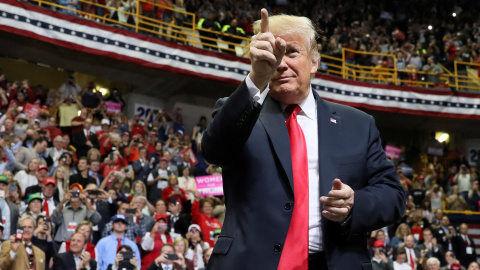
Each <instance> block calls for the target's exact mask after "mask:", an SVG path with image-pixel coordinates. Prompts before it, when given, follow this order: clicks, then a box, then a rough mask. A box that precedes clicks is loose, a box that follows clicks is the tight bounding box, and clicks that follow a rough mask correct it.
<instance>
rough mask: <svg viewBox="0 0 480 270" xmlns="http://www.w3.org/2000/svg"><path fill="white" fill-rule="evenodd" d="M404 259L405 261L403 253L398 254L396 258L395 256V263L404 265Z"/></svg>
mask: <svg viewBox="0 0 480 270" xmlns="http://www.w3.org/2000/svg"><path fill="white" fill-rule="evenodd" d="M406 259H407V255H406V254H405V253H403V254H398V256H397V262H398V263H404V262H405V260H406Z"/></svg>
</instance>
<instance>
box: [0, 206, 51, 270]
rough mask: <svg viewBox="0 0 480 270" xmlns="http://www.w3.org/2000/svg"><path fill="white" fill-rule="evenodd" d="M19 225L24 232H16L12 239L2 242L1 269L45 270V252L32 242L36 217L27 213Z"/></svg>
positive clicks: (0, 253)
mask: <svg viewBox="0 0 480 270" xmlns="http://www.w3.org/2000/svg"><path fill="white" fill-rule="evenodd" d="M19 225H20V227H22V228H23V233H20V232H15V233H14V234H13V235H11V236H10V237H9V239H10V240H8V241H5V242H3V243H2V251H1V252H0V269H4V270H10V269H15V270H17V269H18V270H20V269H22V270H27V269H34V270H45V265H46V263H47V262H46V260H45V253H44V252H43V251H42V250H41V249H39V248H38V247H36V246H34V245H32V242H31V240H32V236H33V231H34V230H35V227H36V222H35V219H34V218H33V217H31V216H28V215H26V216H24V217H23V218H21V219H20V221H19Z"/></svg>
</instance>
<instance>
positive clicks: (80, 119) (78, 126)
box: [71, 105, 91, 140]
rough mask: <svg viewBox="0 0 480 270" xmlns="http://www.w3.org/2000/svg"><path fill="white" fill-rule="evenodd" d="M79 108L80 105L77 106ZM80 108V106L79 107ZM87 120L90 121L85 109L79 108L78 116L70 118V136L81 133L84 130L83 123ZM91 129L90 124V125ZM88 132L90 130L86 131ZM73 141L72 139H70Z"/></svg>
mask: <svg viewBox="0 0 480 270" xmlns="http://www.w3.org/2000/svg"><path fill="white" fill-rule="evenodd" d="M79 106H80V105H79ZM80 108H81V106H80ZM87 119H91V117H89V114H88V110H87V109H86V108H81V109H80V115H75V117H73V118H72V121H71V125H72V132H71V135H75V134H76V133H78V132H80V131H82V130H83V129H84V125H85V121H86V120H87ZM90 127H91V123H90ZM87 130H90V129H87ZM72 140H73V138H72Z"/></svg>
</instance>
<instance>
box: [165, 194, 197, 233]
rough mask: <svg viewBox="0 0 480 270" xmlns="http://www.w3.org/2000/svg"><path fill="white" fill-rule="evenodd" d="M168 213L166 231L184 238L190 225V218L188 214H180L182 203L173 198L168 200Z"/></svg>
mask: <svg viewBox="0 0 480 270" xmlns="http://www.w3.org/2000/svg"><path fill="white" fill-rule="evenodd" d="M168 211H170V215H169V216H168V231H169V232H171V233H172V232H173V233H177V234H180V235H182V236H183V237H186V235H187V232H188V227H189V226H190V225H191V224H192V216H191V215H190V214H189V213H184V212H181V211H182V203H181V202H180V201H178V200H177V198H174V197H172V198H170V202H169V203H168Z"/></svg>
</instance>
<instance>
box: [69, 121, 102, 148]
mask: <svg viewBox="0 0 480 270" xmlns="http://www.w3.org/2000/svg"><path fill="white" fill-rule="evenodd" d="M91 126H92V120H91V119H86V120H85V122H84V123H83V129H82V130H81V131H79V132H77V133H75V134H73V137H72V144H73V146H75V148H76V149H77V157H86V156H87V153H88V150H90V149H92V148H97V149H100V144H99V142H98V138H97V135H95V133H93V132H91V131H90V127H91Z"/></svg>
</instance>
